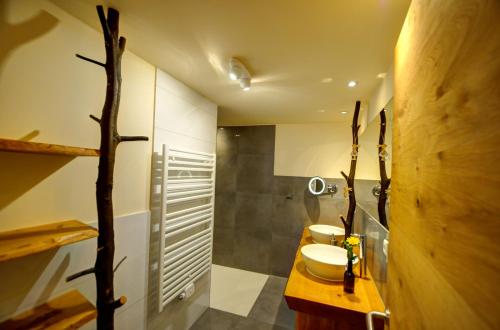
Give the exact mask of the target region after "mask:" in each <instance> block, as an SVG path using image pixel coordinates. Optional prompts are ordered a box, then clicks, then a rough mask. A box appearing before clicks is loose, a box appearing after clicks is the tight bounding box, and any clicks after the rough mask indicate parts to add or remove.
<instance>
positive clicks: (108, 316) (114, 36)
mask: <svg viewBox="0 0 500 330" xmlns="http://www.w3.org/2000/svg"><path fill="white" fill-rule="evenodd" d="M97 14H98V16H99V20H100V22H101V27H102V30H103V34H104V45H105V48H106V62H105V63H101V62H99V61H96V60H93V59H90V58H88V57H85V56H82V55H79V54H77V55H76V56H77V57H78V58H80V59H83V60H85V61H88V62H90V63H93V64H96V65H98V66H101V67H103V68H104V70H105V71H106V77H107V87H106V99H105V102H104V106H103V108H102V114H101V118H97V117H95V116H93V115H90V118H92V119H93V120H95V121H96V122H97V123H98V124H99V126H100V129H101V145H100V156H99V170H98V175H97V182H96V200H97V216H98V229H99V236H98V238H97V258H96V262H95V266H94V267H93V268H89V269H86V270H84V271H81V272H79V273H76V274H74V275H72V276H69V277H68V278H67V281H71V280H74V279H76V278H78V277H80V276H84V275H87V274H94V275H95V279H96V288H97V302H96V306H97V329H99V330H104V329H106V330H108V329H113V328H114V312H115V310H116V309H117V308H119V307H120V306H122V305H123V304H125V302H126V298H125V297H124V296H121V297H120V298H119V299H116V300H115V298H114V288H113V276H114V272H115V271H116V269H117V268H118V266H119V265H120V264H121V263H122V262H123V261H124V259H125V258H124V259H122V260H121V261H120V262H119V263H118V265H117V266H116V267H115V268H113V259H114V253H115V241H114V230H113V199H112V197H113V196H112V193H113V172H114V165H115V153H116V147H117V146H118V144H120V142H126V141H147V140H148V138H147V137H146V136H121V135H119V134H118V130H117V119H118V108H119V106H120V90H121V82H122V77H121V59H122V55H123V52H124V51H125V41H126V40H125V38H124V37H120V36H119V33H118V23H119V16H120V14H119V12H118V11H117V10H115V9H113V8H108V15H107V17H106V15H105V13H104V10H103V7H102V6H97Z"/></svg>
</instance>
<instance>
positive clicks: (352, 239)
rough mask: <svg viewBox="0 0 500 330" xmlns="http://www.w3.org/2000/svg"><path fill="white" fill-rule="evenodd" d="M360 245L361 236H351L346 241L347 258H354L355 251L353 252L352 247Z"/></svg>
mask: <svg viewBox="0 0 500 330" xmlns="http://www.w3.org/2000/svg"><path fill="white" fill-rule="evenodd" d="M358 245H359V238H358V237H354V236H349V237H348V238H347V239H346V240H345V241H344V248H345V249H346V250H347V258H348V259H349V260H351V261H352V260H354V253H353V252H352V248H353V247H355V246H358Z"/></svg>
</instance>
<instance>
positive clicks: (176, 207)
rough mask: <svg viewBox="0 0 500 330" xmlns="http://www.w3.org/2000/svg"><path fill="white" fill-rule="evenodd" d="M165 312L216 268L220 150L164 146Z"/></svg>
mask: <svg viewBox="0 0 500 330" xmlns="http://www.w3.org/2000/svg"><path fill="white" fill-rule="evenodd" d="M161 159H162V160H161V162H162V166H163V171H162V176H161V177H162V180H161V207H160V212H161V213H160V215H161V221H160V224H161V225H160V235H161V237H162V238H161V239H160V249H161V250H160V272H159V282H160V283H159V288H160V289H159V309H160V312H161V311H162V310H163V308H165V306H166V305H167V304H168V303H170V302H171V301H172V300H174V299H175V298H177V297H178V296H179V295H180V294H181V293H182V292H183V291H184V289H185V288H186V286H188V285H189V284H190V283H194V282H195V281H196V280H198V279H199V278H200V277H201V276H203V275H204V274H205V273H207V272H208V271H209V270H210V266H211V263H212V232H213V215H214V193H215V154H209V153H204V152H198V151H191V150H185V149H180V148H173V147H167V146H166V145H163V154H162V157H161Z"/></svg>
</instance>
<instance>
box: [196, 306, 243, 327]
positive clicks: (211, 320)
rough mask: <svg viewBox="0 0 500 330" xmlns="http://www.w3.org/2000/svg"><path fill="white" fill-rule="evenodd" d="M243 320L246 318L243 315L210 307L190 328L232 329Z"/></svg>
mask: <svg viewBox="0 0 500 330" xmlns="http://www.w3.org/2000/svg"><path fill="white" fill-rule="evenodd" d="M242 320H244V317H243V316H239V315H235V314H231V313H227V312H223V311H220V310H217V309H213V308H209V309H207V311H206V312H205V313H203V315H202V316H201V317H200V318H199V319H198V321H196V322H195V323H194V324H193V326H192V327H191V328H190V330H232V329H235V328H236V326H237V324H238V323H239V322H241V321H242Z"/></svg>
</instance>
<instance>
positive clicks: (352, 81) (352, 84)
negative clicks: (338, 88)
mask: <svg viewBox="0 0 500 330" xmlns="http://www.w3.org/2000/svg"><path fill="white" fill-rule="evenodd" d="M357 84H358V82H357V81H354V80H351V81H349V82H348V83H347V86H349V87H351V88H352V87H356V85H357Z"/></svg>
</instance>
